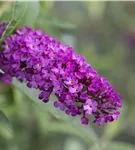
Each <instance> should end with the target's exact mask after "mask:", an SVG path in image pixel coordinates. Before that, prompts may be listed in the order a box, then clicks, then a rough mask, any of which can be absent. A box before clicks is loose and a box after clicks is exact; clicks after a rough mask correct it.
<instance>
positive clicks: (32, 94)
mask: <svg viewBox="0 0 135 150" xmlns="http://www.w3.org/2000/svg"><path fill="white" fill-rule="evenodd" d="M13 85H14V86H15V87H16V88H18V89H19V90H20V91H21V92H23V93H24V94H25V95H27V96H28V97H29V98H30V99H31V100H32V102H34V103H35V104H37V105H39V106H40V107H41V108H42V109H43V110H46V111H49V112H50V113H51V114H52V115H53V116H55V117H56V118H57V119H61V120H64V121H65V122H66V124H65V125H66V126H68V127H69V128H70V124H72V128H70V129H71V130H73V127H74V129H75V131H74V132H76V130H77V131H78V133H77V134H78V135H80V136H81V137H83V138H84V140H86V141H93V142H97V141H98V136H97V134H96V132H95V131H94V130H93V129H92V128H91V127H90V126H84V125H82V124H80V118H79V117H71V116H68V115H66V114H65V113H63V112H62V111H60V110H59V109H56V108H54V106H53V102H54V101H55V99H56V98H55V97H54V96H51V100H50V102H48V103H46V104H44V103H43V102H42V101H40V100H39V99H38V94H39V91H38V90H36V89H30V88H27V87H26V84H25V83H20V82H18V81H17V80H16V79H14V80H13ZM50 127H52V128H54V130H55V129H56V127H57V129H59V130H61V131H62V127H58V125H56V124H55V126H53V125H51V126H50ZM65 129H66V128H65V127H64V129H63V130H65ZM66 130H67V129H66ZM67 131H68V130H67Z"/></svg>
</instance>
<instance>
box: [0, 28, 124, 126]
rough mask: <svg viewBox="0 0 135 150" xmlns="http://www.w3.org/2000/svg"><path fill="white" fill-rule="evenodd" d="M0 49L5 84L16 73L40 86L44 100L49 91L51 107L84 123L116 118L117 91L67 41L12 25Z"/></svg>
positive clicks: (34, 86)
mask: <svg viewBox="0 0 135 150" xmlns="http://www.w3.org/2000/svg"><path fill="white" fill-rule="evenodd" d="M2 50H3V52H1V53H0V69H1V70H3V72H4V74H2V73H1V74H0V79H1V80H3V81H4V82H5V83H6V84H9V83H11V82H12V78H13V77H16V78H17V79H18V80H19V81H20V82H23V81H24V82H26V84H27V86H28V87H29V88H35V89H39V90H40V94H39V97H38V98H39V99H40V100H42V101H43V102H45V103H47V102H48V101H49V97H50V95H51V93H52V92H53V93H54V94H55V96H56V101H55V102H54V107H56V108H59V109H60V110H61V111H63V112H65V113H66V114H67V115H71V116H73V117H75V116H77V115H80V116H81V117H80V122H81V123H82V124H85V125H87V124H88V123H89V118H90V117H89V116H92V115H93V116H94V121H93V122H94V123H97V124H98V125H102V123H106V122H112V121H113V120H117V119H118V116H119V114H120V112H119V111H118V108H119V107H121V106H122V102H121V99H120V96H119V94H116V93H115V92H114V89H113V87H112V86H111V85H110V83H109V82H108V81H107V80H106V79H105V78H104V77H102V76H100V75H98V73H97V72H96V70H95V69H94V68H93V67H91V66H90V65H89V64H88V63H87V62H86V60H85V59H84V58H83V57H82V56H81V55H79V54H76V52H75V51H74V50H73V49H72V47H69V46H67V45H63V44H61V43H60V42H59V41H57V40H56V39H55V38H53V37H50V36H49V35H48V34H45V33H43V31H42V30H33V29H32V28H30V27H24V28H22V29H16V31H15V33H14V34H12V35H10V36H9V37H7V38H6V39H5V41H4V43H3V45H2Z"/></svg>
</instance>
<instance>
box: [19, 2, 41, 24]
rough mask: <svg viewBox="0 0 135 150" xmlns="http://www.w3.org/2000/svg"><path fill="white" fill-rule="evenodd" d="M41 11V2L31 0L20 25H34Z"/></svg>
mask: <svg viewBox="0 0 135 150" xmlns="http://www.w3.org/2000/svg"><path fill="white" fill-rule="evenodd" d="M39 11H40V5H39V2H38V1H34V2H30V1H29V2H28V7H27V10H26V12H25V15H24V16H23V18H22V20H21V23H20V25H19V27H23V26H31V27H32V26H34V23H35V22H36V19H37V16H38V14H39Z"/></svg>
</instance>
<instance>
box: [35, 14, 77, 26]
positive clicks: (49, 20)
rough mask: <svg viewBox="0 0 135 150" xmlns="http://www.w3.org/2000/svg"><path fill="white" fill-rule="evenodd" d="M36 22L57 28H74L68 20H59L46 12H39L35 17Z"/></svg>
mask: <svg viewBox="0 0 135 150" xmlns="http://www.w3.org/2000/svg"><path fill="white" fill-rule="evenodd" d="M37 19H38V20H37V23H38V24H41V25H42V24H47V25H48V26H54V27H58V28H63V29H74V28H75V25H74V24H72V23H70V22H64V21H61V20H59V19H57V18H54V17H51V16H48V15H46V14H43V13H40V15H39V16H38V18H37Z"/></svg>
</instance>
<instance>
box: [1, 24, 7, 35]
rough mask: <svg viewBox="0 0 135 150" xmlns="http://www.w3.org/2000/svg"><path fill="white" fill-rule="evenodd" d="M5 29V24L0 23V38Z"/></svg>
mask: <svg viewBox="0 0 135 150" xmlns="http://www.w3.org/2000/svg"><path fill="white" fill-rule="evenodd" d="M6 27H7V23H6V22H4V23H0V38H1V36H2V34H3V32H4V31H5V29H6Z"/></svg>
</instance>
